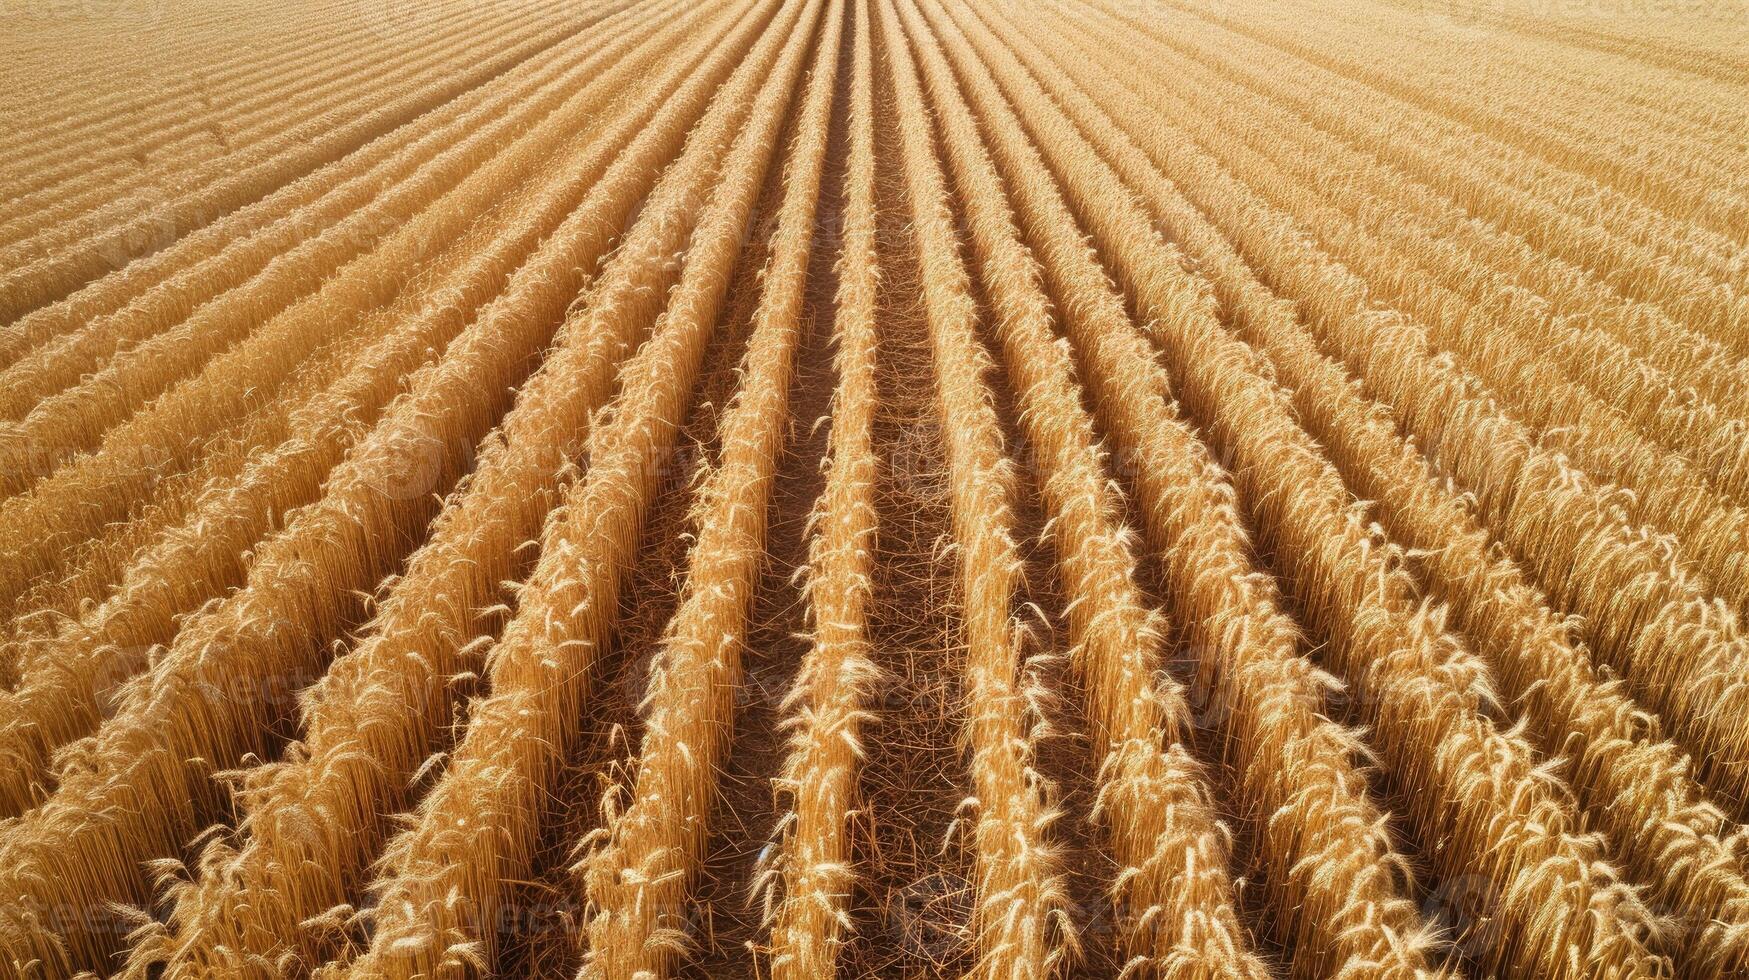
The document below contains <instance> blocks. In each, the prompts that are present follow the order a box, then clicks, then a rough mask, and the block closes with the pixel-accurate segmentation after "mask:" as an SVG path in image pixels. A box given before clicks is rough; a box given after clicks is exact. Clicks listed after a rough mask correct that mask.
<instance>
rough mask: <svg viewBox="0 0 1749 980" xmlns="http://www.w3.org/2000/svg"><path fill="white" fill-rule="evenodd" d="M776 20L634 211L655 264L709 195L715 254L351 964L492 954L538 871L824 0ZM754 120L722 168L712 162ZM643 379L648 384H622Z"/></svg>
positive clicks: (678, 306) (694, 274)
mask: <svg viewBox="0 0 1749 980" xmlns="http://www.w3.org/2000/svg"><path fill="white" fill-rule="evenodd" d="M777 16H778V18H779V20H778V21H777V22H776V23H775V24H774V25H771V26H768V27H767V28H766V30H765V33H764V35H763V36H762V37H761V38H760V39H759V44H758V46H757V47H756V48H755V49H754V51H753V52H752V54H750V55H749V56H748V58H747V59H746V60H745V61H744V62H743V63H742V64H741V65H740V67H739V69H738V70H737V71H736V73H735V75H734V76H733V77H732V78H731V79H730V80H729V81H728V82H727V83H725V85H724V87H723V89H722V90H721V92H720V93H719V94H718V96H717V99H716V101H715V102H714V103H713V107H712V110H711V113H710V115H708V116H707V117H706V120H705V122H704V123H702V124H701V125H700V127H699V128H698V129H697V130H695V132H694V135H693V137H692V138H691V139H689V140H688V143H687V150H686V153H685V154H684V155H683V156H682V157H681V158H680V160H679V161H678V162H677V163H676V165H675V166H674V167H673V168H671V169H670V171H669V173H668V175H667V176H666V177H665V178H664V184H665V185H666V187H667V188H670V189H669V190H668V191H667V193H666V194H665V195H663V196H664V197H665V198H666V200H665V202H664V206H663V207H659V208H657V209H654V210H652V211H649V212H646V215H645V216H644V218H645V219H647V220H640V223H639V227H640V228H643V229H646V231H645V236H646V237H647V238H648V241H647V242H645V243H640V247H639V248H638V249H637V250H634V251H633V252H631V253H630V254H629V256H628V255H627V254H626V253H623V252H622V254H621V259H627V258H629V260H630V262H631V263H632V264H631V266H630V268H631V269H632V270H633V271H634V272H636V271H638V269H639V268H640V267H642V268H644V269H651V270H654V269H659V268H660V267H661V264H662V263H661V257H662V256H663V255H664V254H666V253H667V252H670V251H671V250H672V248H673V247H674V246H673V244H672V243H671V242H666V243H665V242H664V239H665V238H667V237H669V236H672V235H673V234H674V233H675V229H676V227H677V226H678V229H679V234H680V235H681V236H682V237H683V238H684V236H685V233H686V232H687V231H688V230H689V229H688V228H687V227H686V225H687V224H688V223H689V222H688V221H687V219H688V217H689V216H692V215H696V213H697V210H698V202H699V200H700V199H701V198H704V197H706V196H708V197H709V199H710V203H709V204H708V205H707V206H706V208H705V214H704V215H702V216H700V217H698V218H697V220H698V223H699V224H698V230H697V231H696V232H695V233H694V240H693V246H692V247H693V248H695V249H700V250H702V254H706V255H709V256H710V257H711V259H710V260H707V261H700V262H697V263H696V264H695V263H689V264H688V265H687V268H686V271H685V272H684V273H683V274H682V278H681V281H680V283H679V285H678V286H677V287H676V290H675V294H674V297H673V299H672V300H671V301H670V302H669V306H668V309H667V311H666V312H664V313H663V314H662V316H661V318H660V320H659V321H658V322H657V324H656V326H655V329H654V332H653V334H652V336H651V339H650V340H649V341H648V342H647V343H645V344H644V346H643V347H642V348H640V349H639V351H638V353H637V354H636V355H635V356H634V357H633V358H632V359H631V360H630V361H628V362H627V364H626V365H625V367H624V368H622V370H621V372H620V377H621V385H620V391H619V394H618V395H617V396H616V397H615V399H614V401H613V402H612V403H611V404H610V406H609V408H608V411H607V414H606V415H605V416H604V417H603V418H601V419H599V420H597V422H596V424H594V425H593V426H591V428H590V431H589V435H588V440H587V441H588V446H587V458H588V470H587V472H586V473H585V474H584V475H583V477H582V478H581V479H580V480H578V481H577V482H576V483H574V484H573V485H572V487H571V488H570V490H569V491H568V492H567V493H566V499H565V501H564V503H563V504H562V505H561V506H560V507H559V508H557V509H555V510H554V511H553V512H552V514H551V515H550V516H549V518H548V520H547V524H546V527H545V529H544V530H543V532H542V543H541V557H540V562H539V564H538V565H537V566H536V568H535V569H534V571H533V572H532V573H531V574H530V576H529V578H528V580H527V582H526V583H525V585H524V586H523V587H522V588H521V590H520V591H519V593H518V601H519V609H518V612H517V615H516V617H515V618H514V619H512V620H511V622H510V624H509V625H508V626H506V627H505V631H504V634H503V636H502V637H501V638H500V639H499V641H498V643H497V644H496V646H495V647H494V649H493V650H492V651H491V653H490V655H489V657H488V659H487V668H488V671H489V676H490V678H491V681H492V694H491V696H490V697H489V698H487V699H486V700H484V701H482V702H481V703H479V704H477V705H475V706H474V707H473V709H472V710H471V711H470V712H469V723H468V729H467V733H466V735H465V737H464V738H463V740H462V742H461V744H459V745H458V746H457V747H456V748H455V750H454V751H453V752H452V753H450V756H449V759H448V764H447V767H446V769H445V771H444V774H443V776H442V778H441V779H440V780H439V782H438V783H437V785H436V786H435V787H433V789H432V791H431V793H430V794H429V795H428V796H427V797H426V798H425V800H424V801H423V802H422V803H421V804H420V808H419V811H418V814H419V820H418V822H417V823H415V824H414V825H413V826H412V827H411V828H409V829H408V830H407V831H406V832H405V833H403V834H401V835H400V836H398V837H397V838H396V839H395V840H394V841H392V842H391V844H390V846H389V849H388V851H387V852H386V854H385V856H384V864H385V867H386V868H387V871H388V874H387V875H386V876H385V878H384V879H383V880H382V881H381V882H379V884H378V885H377V888H378V890H379V891H381V893H382V895H383V901H382V903H381V905H380V906H379V910H378V912H377V915H376V917H375V920H374V926H375V937H374V941H373V943H372V945H371V948H370V949H369V950H367V951H366V952H365V953H364V954H363V955H362V956H360V957H359V958H358V959H357V960H355V961H353V962H352V963H351V964H350V965H349V966H348V967H347V968H346V969H347V971H348V972H349V973H350V974H351V975H356V976H383V975H388V976H413V975H418V974H419V973H420V972H421V971H439V972H445V971H453V970H456V969H459V968H461V967H462V966H463V964H464V963H466V962H468V961H469V960H479V961H484V962H490V961H491V960H492V958H493V955H494V953H495V951H496V942H497V940H498V936H497V935H496V933H495V931H494V930H492V929H491V928H489V926H490V924H491V923H493V922H495V921H497V919H496V916H497V914H498V910H499V909H500V908H501V907H502V906H503V902H504V901H505V896H504V893H503V888H504V884H505V883H504V881H503V880H502V879H503V877H504V876H505V874H506V872H509V874H510V875H511V876H512V877H514V876H515V875H516V874H520V873H526V871H522V872H515V871H511V870H510V869H517V868H521V869H526V868H527V867H528V864H529V862H530V860H531V854H532V850H533V848H534V836H535V831H536V829H537V826H538V822H539V819H540V814H541V811H542V809H543V806H542V803H541V801H540V793H541V790H542V787H544V786H546V785H548V784H549V783H550V781H551V779H552V777H553V773H554V771H555V770H556V769H557V767H558V766H559V765H560V764H561V763H562V761H563V758H564V753H565V751H566V747H567V745H568V744H569V740H570V739H571V738H572V735H571V732H573V731H574V730H573V728H572V726H571V724H570V719H572V718H574V717H575V716H576V711H577V708H578V706H579V704H580V703H581V701H582V699H583V697H584V696H585V694H586V692H587V687H588V684H589V681H590V678H591V674H592V673H593V670H594V663H595V660H596V658H597V657H598V656H599V651H600V650H601V648H602V647H604V646H605V645H606V644H607V643H608V642H609V640H610V635H609V634H610V631H611V629H612V626H613V621H614V617H615V614H616V612H617V610H616V608H615V607H616V601H617V600H616V595H617V592H618V589H619V574H620V571H621V569H622V568H623V566H624V563H625V561H626V560H627V556H629V555H630V554H632V553H633V552H634V550H635V548H636V545H637V541H638V537H639V533H640V531H641V528H642V524H643V520H644V517H645V514H646V511H647V509H648V503H649V501H650V498H651V496H652V494H653V491H654V488H655V483H656V480H657V478H658V477H659V475H660V472H661V468H662V467H663V466H664V465H665V463H666V460H667V459H668V457H669V453H670V451H671V450H672V444H673V440H674V438H675V435H676V432H677V430H678V428H679V421H680V419H679V416H680V413H681V412H682V411H683V410H684V408H685V407H686V398H687V396H688V395H689V394H690V391H691V387H692V377H693V376H695V375H696V373H697V372H698V370H699V365H700V363H701V361H702V359H703V356H704V348H705V345H706V341H707V339H708V336H709V332H710V330H711V328H712V327H713V326H714V325H715V322H716V315H717V312H718V309H719V307H720V306H721V303H722V299H723V295H724V292H725V291H726V280H727V276H728V272H729V269H730V268H731V267H732V265H733V263H734V260H735V258H736V256H737V254H738V252H739V248H740V244H741V235H742V233H743V229H744V228H745V225H746V222H747V216H748V213H749V211H750V210H751V208H752V205H753V201H754V200H755V198H756V197H757V196H758V193H759V189H760V186H761V185H762V184H763V182H764V175H765V170H766V168H767V166H768V165H769V163H770V159H771V157H772V156H773V155H774V147H775V143H776V141H777V138H778V130H779V124H780V123H781V121H782V114H781V112H780V108H781V106H782V104H783V102H784V101H786V100H787V97H788V91H787V85H785V84H778V85H770V86H767V87H766V88H764V89H759V88H758V83H759V82H760V81H762V80H764V79H765V77H766V76H768V75H769V76H771V77H773V78H778V79H787V80H788V83H787V84H794V83H795V80H796V78H797V76H798V75H799V74H800V70H801V66H802V60H803V59H802V56H803V54H804V53H805V51H806V48H807V42H808V40H809V35H810V34H811V31H812V27H813V25H814V23H815V21H817V20H818V17H819V5H818V4H810V5H808V7H807V9H805V10H804V9H801V8H798V7H794V6H791V7H789V8H788V9H787V10H785V11H783V12H780V13H778V14H777ZM743 120H745V121H746V125H745V128H743V131H742V132H741V134H740V136H739V138H737V139H735V140H734V146H733V149H731V150H729V151H728V155H727V157H726V159H723V160H721V167H720V171H719V170H718V168H717V167H716V166H715V164H716V163H717V160H716V159H715V158H716V157H717V156H718V155H719V153H720V152H721V150H722V149H723V146H724V144H725V143H727V142H728V141H729V140H730V138H731V137H732V136H734V133H735V130H736V129H737V128H742V126H741V124H742V121H743ZM713 171H718V173H719V177H720V180H721V183H720V184H719V185H718V189H719V193H716V194H710V193H709V186H708V185H709V182H710V178H711V175H712V172H713ZM670 178H672V181H670ZM658 194H662V191H658ZM664 211H666V212H668V213H663V212H664ZM634 234H636V232H634ZM664 245H666V247H664ZM617 264H618V263H617V261H616V266H617ZM645 274H648V273H645ZM633 282H635V280H633ZM617 293H618V295H616V293H615V292H607V293H605V294H604V293H602V292H601V291H599V290H598V291H597V292H596V294H595V295H594V296H592V297H591V301H592V302H591V305H590V307H589V310H588V319H587V320H585V321H583V322H585V323H592V322H594V321H596V320H597V318H617V317H618V316H620V315H623V313H625V312H626V310H625V309H624V307H625V305H626V304H628V303H634V302H642V303H648V302H649V300H648V299H643V298H641V296H648V295H649V291H648V290H638V289H635V288H634V289H630V290H623V289H622V290H618V291H617ZM579 329H580V333H582V335H587V333H588V332H587V331H582V330H581V328H579ZM633 378H635V379H637V382H638V383H627V381H626V379H633ZM485 815H491V816H489V817H486V816H485ZM482 817H484V819H482ZM481 833H483V834H484V835H485V836H483V837H482V836H479V835H480V834H481ZM458 899H459V900H458ZM335 972H336V973H338V972H340V971H339V970H338V969H337V970H336V971H335Z"/></svg>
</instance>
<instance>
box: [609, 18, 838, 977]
mask: <svg viewBox="0 0 1749 980" xmlns="http://www.w3.org/2000/svg"><path fill="white" fill-rule="evenodd" d="M844 13H845V7H844V4H843V3H842V2H834V3H832V4H831V5H830V6H828V7H827V9H826V13H825V21H826V22H825V26H824V28H823V29H822V30H821V31H820V32H819V35H818V36H817V37H816V38H815V39H814V47H815V52H814V65H813V72H812V77H811V78H810V80H809V83H808V86H807V91H806V94H805V95H804V96H803V99H802V103H801V106H800V115H799V116H798V117H797V118H796V121H795V124H794V125H795V136H794V140H793V143H792V147H791V151H790V159H789V163H788V165H787V166H786V168H785V169H784V174H783V201H782V204H781V205H780V206H779V210H778V215H777V221H778V224H777V230H776V233H775V234H774V236H773V238H772V242H771V246H770V258H769V260H768V262H767V265H766V267H765V269H764V270H763V273H762V280H763V289H764V291H763V293H762V295H761V297H760V301H759V305H758V308H757V309H756V310H755V311H754V314H753V333H752V337H751V338H750V339H749V341H748V346H747V352H746V354H745V356H744V358H743V364H742V371H741V373H742V378H741V385H740V389H739V391H738V392H737V393H736V395H735V396H734V400H733V401H732V402H731V403H730V405H729V407H728V409H727V411H726V412H725V413H724V415H723V417H722V420H721V422H720V423H719V426H718V429H719V439H720V443H721V447H722V448H721V449H720V450H719V453H718V459H717V462H716V465H715V466H714V467H712V468H711V469H710V470H709V475H708V476H707V477H706V478H705V479H704V480H703V482H702V483H701V484H700V486H699V488H698V491H697V499H696V501H695V503H694V505H693V507H694V514H695V522H696V524H697V526H698V532H697V536H696V539H695V541H694V543H693V545H692V548H691V550H690V553H689V554H688V556H687V568H686V584H685V585H684V586H683V587H682V593H681V602H680V608H679V609H678V610H677V611H676V612H675V613H674V616H673V618H671V619H670V620H669V621H668V625H667V627H666V629H665V631H664V633H663V636H662V640H661V646H660V648H659V649H658V650H657V651H656V653H655V656H654V659H653V660H652V661H651V665H650V680H649V685H648V686H647V688H646V690H645V692H644V696H643V700H642V703H641V706H640V713H641V715H642V721H643V732H644V735H643V739H642V742H641V744H640V746H639V751H638V754H637V757H636V759H635V760H634V761H632V762H631V763H630V764H628V765H627V766H625V767H624V771H625V773H626V776H625V777H623V778H624V782H622V783H619V784H616V785H611V786H609V787H608V788H607V789H606V790H605V791H604V793H603V800H604V803H603V806H602V812H603V814H604V816H605V818H606V819H605V820H604V822H603V824H602V826H601V827H600V828H598V829H596V830H594V831H592V832H591V834H590V835H589V836H587V837H585V838H584V840H583V841H582V842H581V845H580V846H582V847H584V848H587V849H588V850H587V853H586V856H585V857H584V858H583V860H582V861H581V863H580V864H579V865H578V867H577V869H576V870H577V871H578V872H579V874H580V875H581V877H582V878H583V882H584V888H585V894H586V896H587V899H588V903H587V906H586V913H585V914H586V917H587V920H588V935H587V944H588V952H587V955H586V958H585V959H584V962H583V968H582V971H581V972H580V973H579V974H578V975H579V976H580V977H588V978H610V977H621V976H628V975H632V976H637V975H647V976H662V975H664V974H666V973H667V972H669V969H670V967H671V966H672V961H673V959H674V957H675V954H677V953H679V952H681V951H682V949H683V944H681V943H680V942H678V941H676V938H675V936H676V932H677V928H676V915H677V910H679V909H680V908H682V907H683V906H684V905H685V903H686V898H687V892H688V886H689V885H690V883H691V879H692V877H693V876H694V875H695V874H696V873H697V872H698V865H699V860H700V856H701V854H700V852H701V851H702V850H703V848H704V843H705V839H706V837H705V835H706V834H707V833H708V832H709V830H710V823H709V818H710V805H711V801H712V799H713V798H714V796H715V782H716V778H717V770H718V769H719V768H720V766H721V764H722V758H723V755H724V750H725V748H726V747H727V746H726V736H727V734H728V733H729V732H731V731H732V730H733V728H734V698H735V689H736V687H737V686H738V685H739V684H740V683H741V670H740V667H741V645H742V643H743V642H744V637H745V636H746V634H747V630H748V621H747V619H748V615H747V614H748V610H749V608H750V606H751V604H752V599H753V590H754V586H755V585H756V584H757V582H758V580H759V570H760V564H761V559H762V558H763V556H764V550H765V537H766V530H767V528H766V517H767V508H768V505H769V496H770V495H769V489H770V485H771V483H772V481H773V480H774V479H775V477H776V468H777V463H778V460H779V459H781V458H782V456H783V449H784V436H785V433H786V429H787V426H786V425H785V423H786V421H787V420H788V417H789V394H790V384H791V378H792V375H793V373H794V365H795V352H796V347H797V346H798V345H799V343H800V337H801V326H800V323H799V321H800V319H801V312H802V297H803V291H804V289H805V288H806V286H807V273H808V257H809V254H810V250H811V248H812V245H813V238H814V215H815V204H816V201H817V199H818V197H819V193H820V182H821V174H822V171H823V168H824V164H825V152H826V130H827V126H828V124H829V123H830V121H831V113H832V95H833V89H834V86H835V84H836V81H837V65H838V55H839V48H840V42H841V31H842V28H843V23H844ZM694 261H696V262H699V263H701V264H702V265H704V266H705V267H707V268H708V267H712V266H714V265H715V264H716V260H715V258H714V256H712V255H710V254H709V253H707V254H706V256H705V257H703V258H701V259H695V260H694ZM636 380H637V378H636V376H635V375H633V376H631V377H630V378H629V379H628V383H630V382H634V381H636Z"/></svg>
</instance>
